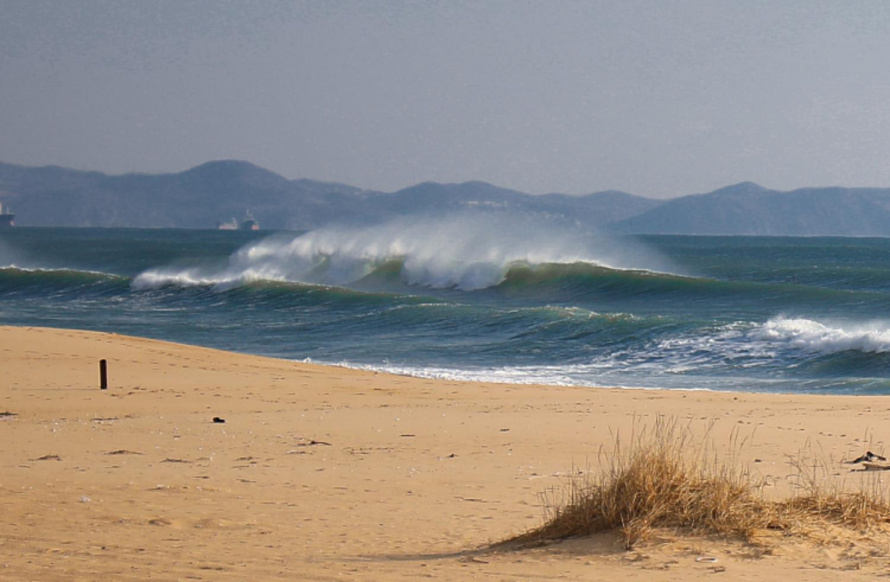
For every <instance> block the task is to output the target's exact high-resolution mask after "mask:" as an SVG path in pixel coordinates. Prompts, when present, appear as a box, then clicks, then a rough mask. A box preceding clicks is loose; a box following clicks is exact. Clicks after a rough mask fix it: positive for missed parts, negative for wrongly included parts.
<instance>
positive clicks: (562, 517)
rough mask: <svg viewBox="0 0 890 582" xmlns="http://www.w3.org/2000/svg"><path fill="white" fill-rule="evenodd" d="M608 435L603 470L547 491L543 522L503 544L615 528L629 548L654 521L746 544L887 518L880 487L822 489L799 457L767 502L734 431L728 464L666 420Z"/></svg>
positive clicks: (888, 509) (888, 507)
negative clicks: (795, 481)
mask: <svg viewBox="0 0 890 582" xmlns="http://www.w3.org/2000/svg"><path fill="white" fill-rule="evenodd" d="M614 442H615V446H614V450H613V451H612V453H611V454H608V455H606V454H603V453H601V454H600V460H601V466H602V467H603V469H602V470H601V471H600V472H599V473H598V474H597V475H596V476H591V475H589V474H588V475H586V476H584V477H574V478H572V480H571V481H570V483H569V485H568V487H567V488H566V489H565V490H560V491H551V492H550V493H549V494H546V495H545V496H544V506H545V522H544V524H543V525H541V526H540V527H539V528H537V529H534V530H532V531H529V532H527V533H525V534H522V535H520V536H517V537H515V538H512V539H510V540H507V541H506V542H505V543H511V544H514V543H517V542H518V543H520V544H534V543H540V542H545V541H550V540H558V539H565V538H569V537H577V536H585V535H591V534H595V533H600V532H607V531H612V532H618V533H619V534H620V536H621V537H622V539H623V540H624V544H625V547H626V548H627V549H631V548H632V547H633V546H634V545H635V544H636V543H637V542H639V541H641V540H644V539H645V538H646V537H647V536H648V535H649V534H650V533H651V531H652V529H653V528H672V529H683V530H688V531H691V532H693V533H702V534H719V535H725V536H733V537H739V538H741V539H743V540H746V541H753V540H754V536H755V535H756V534H757V533H758V532H762V531H764V530H782V531H784V532H787V533H799V534H803V535H805V534H806V532H807V531H815V530H818V529H819V528H820V524H822V525H826V524H828V523H831V524H835V525H841V526H848V527H855V528H861V527H864V526H868V525H873V524H876V523H890V504H888V502H887V500H886V496H885V495H884V492H883V491H880V490H878V489H872V490H870V491H867V492H863V491H860V492H858V493H853V494H848V493H844V492H843V491H841V490H840V489H839V488H838V489H832V490H828V489H826V488H824V487H821V486H820V483H821V482H822V481H821V480H820V479H818V478H817V477H816V476H814V473H813V471H809V469H811V467H806V466H805V465H804V463H803V462H802V461H799V460H798V461H797V464H796V467H797V470H798V472H799V473H801V475H800V476H801V479H800V481H801V490H800V491H801V492H800V493H798V494H796V495H794V496H793V497H792V498H790V499H788V500H785V501H781V502H774V501H767V500H764V499H763V498H762V496H761V495H760V491H761V487H759V484H758V483H754V482H752V478H751V476H750V474H749V473H748V472H747V471H746V470H744V469H742V468H741V463H740V462H738V460H737V458H736V457H737V454H738V451H739V450H740V448H741V446H742V445H743V444H744V443H742V442H739V440H738V436H737V435H734V437H733V443H732V446H731V449H732V450H733V453H732V454H731V455H730V459H728V460H727V461H721V460H720V457H719V456H718V455H717V454H716V453H714V452H713V451H709V450H708V449H707V448H706V446H705V445H702V446H699V447H697V448H696V447H695V446H693V442H692V438H691V431H690V430H689V429H688V427H681V426H679V425H678V424H677V422H676V421H667V420H665V419H660V420H658V421H657V422H656V425H655V428H654V430H652V431H651V432H648V431H642V432H641V433H639V434H638V435H636V436H635V437H632V438H631V443H630V447H629V448H627V447H625V446H623V445H622V443H621V441H620V439H618V438H616V439H615V441H614ZM705 442H706V441H705ZM792 465H795V462H792ZM822 467H823V468H824V467H825V466H824V465H823V466H822ZM805 469H806V470H808V473H807V474H806V475H804V474H803V471H804V470H805Z"/></svg>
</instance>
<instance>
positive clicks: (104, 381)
mask: <svg viewBox="0 0 890 582" xmlns="http://www.w3.org/2000/svg"><path fill="white" fill-rule="evenodd" d="M99 389H100V390H107V389H108V363H107V362H106V361H105V360H99Z"/></svg>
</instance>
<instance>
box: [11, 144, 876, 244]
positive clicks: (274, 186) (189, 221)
mask: <svg viewBox="0 0 890 582" xmlns="http://www.w3.org/2000/svg"><path fill="white" fill-rule="evenodd" d="M0 202H3V203H4V205H8V206H10V207H11V208H12V210H13V211H14V212H15V213H16V215H17V216H16V223H17V224H19V225H22V226H76V227H82V226H100V227H145V228H214V227H215V226H216V225H217V223H219V222H222V221H228V220H230V219H232V218H235V219H241V218H243V217H244V216H245V214H246V212H247V211H250V212H251V213H252V215H253V216H254V217H255V218H256V219H257V220H258V221H259V223H260V224H261V226H262V228H263V229H295V230H300V229H310V228H316V227H319V226H323V225H326V224H331V223H348V224H362V223H365V224H367V223H379V222H382V221H385V220H389V219H392V218H394V217H398V216H411V215H424V216H428V215H435V214H441V213H453V212H470V213H475V212H483V213H510V214H511V215H517V216H520V215H531V216H534V217H536V218H540V219H542V220H547V221H551V222H554V223H556V224H567V225H569V224H570V225H578V226H581V227H582V228H589V229H597V230H609V231H612V232H616V233H627V234H702V235H795V236H811V235H838V236H890V189H886V188H838V187H832V188H803V189H799V190H794V191H791V192H779V191H775V190H769V189H766V188H763V187H762V186H758V185H757V184H754V183H751V182H743V183H741V184H736V185H733V186H727V187H726V188H721V189H719V190H715V191H714V192H709V193H707V194H697V195H692V196H684V197H680V198H675V199H672V200H667V201H664V200H651V199H648V198H643V197H640V196H633V195H631V194H627V193H625V192H618V191H607V192H598V193H594V194H587V195H583V196H569V195H566V194H545V195H540V196H532V195H529V194H525V193H522V192H517V191H515V190H509V189H506V188H500V187H498V186H494V185H492V184H488V183H485V182H465V183H461V184H439V183H435V182H425V183H422V184H417V185H416V186H412V187H410V188H405V189H403V190H399V191H398V192H392V193H384V192H375V191H370V190H363V189H361V188H356V187H353V186H348V185H345V184H337V183H330V182H318V181H314V180H307V179H300V180H288V179H287V178H284V177H283V176H280V175H279V174H276V173H274V172H270V171H269V170H266V169H263V168H260V167H259V166H255V165H253V164H251V163H249V162H244V161H238V160H224V161H213V162H207V163H206V164H202V165H200V166H197V167H195V168H192V169H190V170H187V171H184V172H180V173H175V174H125V175H119V176H109V175H106V174H103V173H101V172H89V171H79V170H71V169H67V168H61V167H57V166H45V167H39V168H34V167H25V166H16V165H11V164H4V163H0Z"/></svg>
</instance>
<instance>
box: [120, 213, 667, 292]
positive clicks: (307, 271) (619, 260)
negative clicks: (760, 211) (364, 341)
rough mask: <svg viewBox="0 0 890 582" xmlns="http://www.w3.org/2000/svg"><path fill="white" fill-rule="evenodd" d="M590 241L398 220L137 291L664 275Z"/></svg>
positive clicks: (532, 225)
mask: <svg viewBox="0 0 890 582" xmlns="http://www.w3.org/2000/svg"><path fill="white" fill-rule="evenodd" d="M620 240H621V242H620V243H619V242H618V241H619V239H615V238H610V239H605V238H604V237H594V236H591V235H590V234H589V233H584V232H581V231H573V230H569V229H565V228H560V229H556V228H555V227H552V226H546V225H542V224H540V223H537V222H535V221H532V220H530V219H527V218H516V217H513V218H508V217H477V216H451V217H448V218H438V219H435V220H434V219H401V220H398V221H395V222H390V223H387V224H384V225H378V226H373V227H366V228H354V229H349V228H325V229H321V230H316V231H311V232H309V233H306V234H303V235H300V236H297V237H292V238H290V237H283V236H280V235H279V236H273V237H270V238H267V239H264V240H262V241H260V242H257V243H254V244H251V245H249V246H247V247H244V248H242V249H241V250H239V251H237V252H236V253H235V254H233V255H232V256H231V257H230V258H229V264H228V266H227V267H226V268H224V269H217V270H215V271H214V270H201V269H194V268H191V269H182V270H177V269H170V268H165V269H152V270H150V271H146V272H145V273H142V274H140V275H139V276H138V277H136V279H135V280H134V283H133V284H134V286H135V287H137V288H151V287H158V286H164V285H222V286H230V285H238V284H244V283H246V282H253V281H258V280H268V281H279V282H293V283H309V284H321V285H335V286H348V285H350V284H353V283H358V282H361V281H362V280H364V279H366V278H368V277H371V276H376V277H380V276H381V275H396V274H397V276H398V279H399V282H400V283H402V284H406V285H410V286H419V287H427V288H433V289H458V290H461V291H475V290H479V289H485V288H489V287H494V286H497V285H499V284H500V283H502V282H503V281H504V280H505V278H506V277H507V275H508V273H509V271H510V269H511V268H512V267H514V266H516V265H533V266H534V265H544V264H560V265H565V264H578V263H584V264H587V265H590V266H597V267H605V268H610V269H639V270H666V269H665V261H664V260H663V259H661V258H660V257H658V256H656V255H655V254H654V253H652V252H651V251H649V250H648V249H645V248H644V247H642V246H641V245H639V244H636V243H633V242H631V241H630V240H627V239H620Z"/></svg>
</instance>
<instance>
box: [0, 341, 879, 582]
mask: <svg viewBox="0 0 890 582" xmlns="http://www.w3.org/2000/svg"><path fill="white" fill-rule="evenodd" d="M0 358H2V361H3V380H2V384H0V438H2V442H3V443H4V446H3V447H2V450H0V502H2V511H0V532H2V534H0V579H4V580H38V579H39V580H92V579H114V580H145V579H149V578H150V579H157V580H180V579H189V580H215V581H218V580H274V579H290V580H294V579H301V580H331V579H349V578H354V579H362V580H370V579H374V580H385V579H394V580H400V579H404V580H407V579H412V580H413V579H417V578H433V579H442V580H463V579H471V578H478V579H483V580H486V579H490V580H512V579H517V580H518V579H547V580H551V579H566V580H580V579H585V580H617V579H623V580H644V579H645V580H647V581H658V580H686V579H689V578H691V577H696V576H704V575H706V574H715V573H716V574H719V575H720V576H721V579H723V580H736V579H738V580H742V579H764V580H765V579H780V578H784V577H789V576H790V577H793V578H794V579H807V580H826V581H827V580H838V579H843V580H859V579H862V580H865V579H872V578H873V577H874V576H876V575H878V574H880V573H885V572H886V569H887V568H888V566H890V562H888V560H887V558H885V557H884V555H885V553H886V552H882V551H881V550H880V548H882V547H883V548H884V549H886V547H887V543H886V540H884V539H883V538H881V537H879V536H878V535H877V534H876V533H875V532H869V531H864V532H855V533H850V534H848V535H845V536H844V537H837V536H834V537H830V539H829V536H826V539H824V540H822V541H821V542H819V541H816V542H814V541H813V540H801V539H796V538H791V539H788V540H784V541H783V540H779V541H773V542H771V543H770V544H769V545H763V546H753V545H746V544H743V543H741V542H737V541H733V540H721V539H716V538H703V537H694V536H687V535H684V534H683V532H659V533H658V535H656V536H655V537H654V538H653V539H651V540H649V541H648V542H646V543H644V544H641V545H640V546H638V547H637V548H635V549H634V550H633V551H630V552H627V551H624V550H623V548H622V546H621V544H620V542H619V541H618V540H617V538H615V537H614V536H611V535H605V534H604V535H599V536H594V537H593V538H586V539H576V540H570V541H567V542H563V543H558V544H552V545H548V546H545V547H540V548H535V549H531V550H524V551H501V552H489V551H484V548H485V547H486V545H488V544H489V543H491V542H496V541H499V540H502V539H504V538H506V537H509V536H511V535H515V534H518V533H521V532H523V531H526V530H528V529H530V528H532V527H535V526H537V525H539V524H540V523H541V520H542V507H541V504H542V497H541V494H542V493H546V492H548V491H554V490H557V491H558V490H559V488H561V487H563V486H564V485H565V483H566V479H567V478H568V476H569V475H572V474H576V475H577V474H578V473H579V472H583V471H588V470H595V469H596V467H597V466H598V464H599V463H600V462H602V456H601V453H602V452H605V453H606V454H607V453H608V451H609V450H610V449H611V446H612V443H613V442H614V439H615V437H616V435H626V436H627V437H630V435H631V434H632V433H633V432H634V431H639V430H640V429H641V427H645V426H647V425H648V426H651V425H652V424H653V423H654V422H655V421H656V419H657V418H658V417H659V416H664V417H667V418H672V419H677V420H678V421H679V422H681V423H682V424H683V426H688V427H689V428H690V430H692V431H694V432H699V433H701V434H702V435H704V434H705V433H706V432H707V436H706V438H707V439H708V440H709V442H711V443H712V446H713V449H714V452H715V453H716V454H718V455H727V456H729V455H730V454H733V453H734V454H736V456H737V457H738V462H739V463H741V464H743V465H744V466H745V467H747V468H749V469H750V471H751V472H752V476H753V477H755V479H756V480H757V481H760V482H763V483H764V484H765V485H766V486H765V488H764V494H765V495H768V496H777V497H781V496H783V495H788V494H790V493H791V492H792V490H793V487H794V485H795V483H796V479H797V477H796V473H795V470H794V469H793V467H792V466H791V464H789V458H794V457H795V456H798V455H799V454H800V451H802V450H811V451H818V454H819V455H820V457H821V458H822V459H823V460H826V461H827V463H828V465H827V466H828V467H829V472H830V473H831V475H829V478H831V479H836V480H840V481H842V482H843V484H844V485H845V486H852V487H858V486H859V485H860V483H865V484H866V485H868V484H869V483H873V482H874V481H875V480H876V479H877V480H880V479H881V473H878V474H877V475H875V474H869V475H865V474H864V473H859V472H855V473H854V472H851V471H850V469H851V467H849V466H846V465H842V464H841V462H840V461H841V460H843V459H850V458H853V457H856V456H858V455H860V454H862V453H864V452H865V451H866V450H872V451H875V452H881V451H883V450H884V448H883V447H884V438H885V434H884V432H885V431H886V430H887V429H886V427H888V426H890V423H888V420H890V401H888V400H887V399H886V397H842V396H805V395H768V394H744V393H712V392H705V391H700V392H680V391H675V392H667V391H644V390H626V389H606V388H597V389H592V388H573V387H545V386H515V385H498V384H471V383H459V382H450V381H437V380H424V379H416V378H407V377H399V376H391V375H386V374H375V373H370V372H362V371H355V370H349V369H344V368H332V367H322V366H317V365H311V364H304V363H296V362H288V361H282V360H274V359H268V358H261V357H254V356H246V355H238V354H231V353H226V352H220V351H214V350H209V349H204V348H197V347H189V346H183V345H177V344H171V343H165V342H159V341H152V340H146V339H140V338H133V337H124V336H119V335H113V334H102V333H91V332H81V331H71V330H55V329H44V328H11V327H0ZM100 359H105V360H107V362H108V377H109V388H108V389H107V390H100V389H99V375H98V363H99V360H100ZM733 443H736V444H735V445H734V444H733ZM865 480H870V481H868V482H866V481H865Z"/></svg>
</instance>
